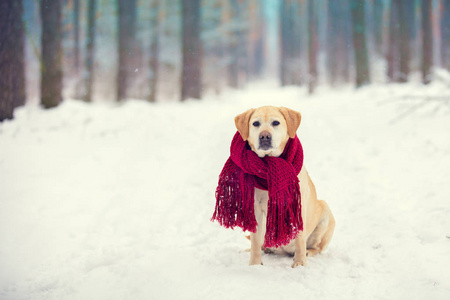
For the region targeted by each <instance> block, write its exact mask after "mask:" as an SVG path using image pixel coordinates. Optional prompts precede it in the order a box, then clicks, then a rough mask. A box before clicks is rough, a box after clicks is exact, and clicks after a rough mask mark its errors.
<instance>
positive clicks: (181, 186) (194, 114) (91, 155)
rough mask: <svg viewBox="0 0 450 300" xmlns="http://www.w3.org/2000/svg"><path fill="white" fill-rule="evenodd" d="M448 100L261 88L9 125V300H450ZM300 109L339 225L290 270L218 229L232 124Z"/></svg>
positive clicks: (3, 288) (3, 145)
mask: <svg viewBox="0 0 450 300" xmlns="http://www.w3.org/2000/svg"><path fill="white" fill-rule="evenodd" d="M449 99H450V88H449V87H448V86H445V85H444V84H439V83H436V84H434V85H432V86H429V87H423V86H421V85H420V84H407V85H373V86H370V87H366V88H363V89H360V90H359V91H354V90H353V89H341V90H337V91H336V90H327V89H324V88H322V89H319V90H318V93H317V94H316V95H315V96H312V97H308V96H306V93H305V90H304V89H298V88H283V89H280V88H277V87H276V86H275V84H271V83H261V84H254V85H252V86H250V87H249V88H247V89H246V90H244V91H230V92H227V93H225V94H223V95H222V96H221V97H213V96H211V97H208V98H207V99H205V100H203V101H188V102H186V103H183V104H180V103H171V104H170V103H169V104H154V105H151V104H148V103H145V102H140V101H129V102H127V103H125V104H123V105H113V104H104V103H102V104H93V105H88V104H84V103H81V102H75V101H65V102H64V103H63V104H62V105H61V106H60V107H59V108H57V109H53V110H48V111H44V110H41V109H38V108H36V107H30V106H28V107H25V108H21V109H19V110H17V112H16V119H15V120H13V121H8V122H4V123H3V124H0V299H2V300H3V299H7V300H14V299H33V300H34V299H58V300H60V299H83V300H84V299H108V300H112V299H121V300H122V299H133V300H136V299H450V100H449ZM265 104H272V105H276V106H287V107H290V108H293V109H296V110H299V111H300V112H301V113H302V115H303V119H302V124H301V125H300V128H299V131H298V134H299V137H300V140H301V141H302V144H303V147H304V151H305V166H306V167H307V168H308V171H309V173H310V175H311V177H312V179H313V181H314V182H315V184H316V187H317V189H318V194H319V197H320V198H322V199H325V200H326V201H327V202H328V204H329V206H330V207H331V209H332V211H333V213H334V215H335V218H336V221H337V226H336V230H335V233H334V237H333V239H332V241H331V243H330V246H329V248H328V250H327V251H326V252H324V253H323V254H320V255H317V256H315V257H313V258H310V259H309V260H308V266H307V267H299V268H296V269H292V268H291V267H290V264H291V263H290V262H291V260H292V258H291V257H286V256H279V255H270V254H263V261H264V266H253V267H249V266H248V260H249V253H248V252H246V251H245V249H247V248H249V246H250V245H249V242H248V241H247V239H245V238H244V236H245V234H244V233H243V232H242V231H239V230H235V231H233V230H230V229H225V228H223V227H220V226H219V225H218V224H217V223H212V222H210V221H209V220H210V217H211V215H212V212H213V209H214V204H215V199H214V191H215V187H216V184H217V178H218V174H219V172H220V170H221V168H222V166H223V164H224V162H225V160H226V159H227V157H228V154H229V146H230V142H231V138H232V136H233V134H234V132H235V128H234V120H233V118H234V116H235V115H236V114H238V113H240V112H242V111H244V110H246V109H248V108H250V107H257V106H262V105H265Z"/></svg>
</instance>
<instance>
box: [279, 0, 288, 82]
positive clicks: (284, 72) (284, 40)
mask: <svg viewBox="0 0 450 300" xmlns="http://www.w3.org/2000/svg"><path fill="white" fill-rule="evenodd" d="M286 1H287V0H282V1H281V3H280V79H281V86H286V85H289V81H290V80H289V79H288V77H289V74H288V67H289V63H288V61H289V58H288V53H289V51H288V47H289V37H288V34H287V31H288V28H289V26H288V18H287V17H286V15H287V14H286V11H287V9H288V5H287V3H286Z"/></svg>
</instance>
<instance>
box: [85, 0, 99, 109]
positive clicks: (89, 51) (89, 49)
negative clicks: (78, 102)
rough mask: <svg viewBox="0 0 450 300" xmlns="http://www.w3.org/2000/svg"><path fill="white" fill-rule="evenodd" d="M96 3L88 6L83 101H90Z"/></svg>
mask: <svg viewBox="0 0 450 300" xmlns="http://www.w3.org/2000/svg"><path fill="white" fill-rule="evenodd" d="M96 1H97V0H89V4H88V5H89V6H88V34H87V40H86V72H85V78H84V82H85V88H86V94H85V96H84V101H86V102H91V101H92V85H93V81H94V76H93V73H94V53H95V30H96V29H95V27H96V26H95V23H96V22H95V13H96Z"/></svg>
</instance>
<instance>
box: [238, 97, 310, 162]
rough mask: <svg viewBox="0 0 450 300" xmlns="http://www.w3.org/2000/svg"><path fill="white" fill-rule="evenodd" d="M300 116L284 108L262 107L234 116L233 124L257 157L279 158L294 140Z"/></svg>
mask: <svg viewBox="0 0 450 300" xmlns="http://www.w3.org/2000/svg"><path fill="white" fill-rule="evenodd" d="M301 118H302V117H301V115H300V113H299V112H296V111H294V110H291V109H289V108H285V107H273V106H263V107H260V108H257V109H253V108H252V109H249V110H247V111H246V112H244V113H242V114H240V115H238V116H236V118H234V122H235V123H236V128H237V130H238V131H239V133H240V134H241V136H242V139H243V140H244V141H248V143H249V145H250V147H251V149H252V150H253V151H254V152H255V153H256V154H257V155H258V156H259V157H264V156H267V155H268V156H280V155H281V154H282V153H283V150H284V147H285V146H286V143H287V141H288V140H289V138H294V137H295V134H296V132H297V129H298V126H300V121H301Z"/></svg>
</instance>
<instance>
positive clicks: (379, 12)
mask: <svg viewBox="0 0 450 300" xmlns="http://www.w3.org/2000/svg"><path fill="white" fill-rule="evenodd" d="M383 13H384V1H383V0H374V1H373V23H374V35H375V51H376V52H377V54H378V55H380V56H382V55H383Z"/></svg>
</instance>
